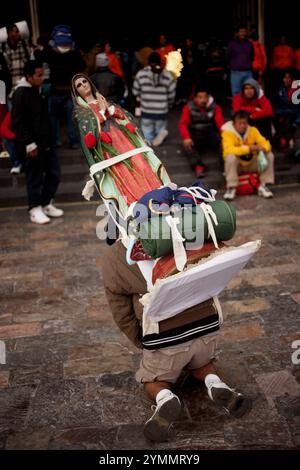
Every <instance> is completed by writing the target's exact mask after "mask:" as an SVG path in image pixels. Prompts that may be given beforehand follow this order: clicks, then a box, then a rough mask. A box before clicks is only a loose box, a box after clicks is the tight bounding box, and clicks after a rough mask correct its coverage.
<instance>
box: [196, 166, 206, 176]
mask: <svg viewBox="0 0 300 470" xmlns="http://www.w3.org/2000/svg"><path fill="white" fill-rule="evenodd" d="M195 173H196V178H202V176H204V174H205V167H204V166H203V165H196V166H195Z"/></svg>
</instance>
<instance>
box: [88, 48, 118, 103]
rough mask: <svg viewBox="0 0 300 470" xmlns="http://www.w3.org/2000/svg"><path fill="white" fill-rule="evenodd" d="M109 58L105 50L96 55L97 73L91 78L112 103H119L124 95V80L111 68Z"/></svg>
mask: <svg viewBox="0 0 300 470" xmlns="http://www.w3.org/2000/svg"><path fill="white" fill-rule="evenodd" d="M108 66H109V59H108V57H107V55H106V54H105V52H102V53H100V54H98V55H97V56H96V73H94V74H93V75H92V76H91V80H92V82H93V83H94V85H95V86H96V88H97V90H98V91H99V92H100V93H101V95H103V96H105V97H106V99H107V100H108V101H110V102H112V103H119V102H120V101H121V99H122V97H123V95H124V91H125V87H124V81H123V79H122V78H121V77H120V76H119V75H116V74H115V73H114V72H112V71H111V70H110V69H109V67H108Z"/></svg>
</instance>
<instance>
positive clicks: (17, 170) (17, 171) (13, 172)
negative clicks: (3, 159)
mask: <svg viewBox="0 0 300 470" xmlns="http://www.w3.org/2000/svg"><path fill="white" fill-rule="evenodd" d="M21 169H22V165H16V166H13V167H12V169H11V170H10V174H11V175H19V174H20V173H21Z"/></svg>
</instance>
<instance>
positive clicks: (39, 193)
mask: <svg viewBox="0 0 300 470" xmlns="http://www.w3.org/2000/svg"><path fill="white" fill-rule="evenodd" d="M25 175H26V184H27V197H28V205H29V209H32V208H33V207H36V206H47V205H48V204H49V202H50V201H51V199H52V198H53V197H54V195H55V193H56V191H57V188H58V185H59V181H60V167H59V161H58V158H57V155H56V153H55V151H54V150H52V149H51V150H39V153H38V157H37V158H28V157H27V158H26V161H25Z"/></svg>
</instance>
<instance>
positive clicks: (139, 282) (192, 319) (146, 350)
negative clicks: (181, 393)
mask: <svg viewBox="0 0 300 470" xmlns="http://www.w3.org/2000/svg"><path fill="white" fill-rule="evenodd" d="M103 278H104V286H105V292H106V296H107V299H108V302H109V305H110V308H111V311H112V315H113V318H114V320H115V322H116V324H117V325H118V327H119V328H120V330H121V331H122V332H123V333H125V335H126V336H127V337H128V338H129V340H130V341H131V342H132V343H133V344H134V345H135V346H137V347H138V348H141V349H142V359H141V363H140V368H139V370H138V372H137V374H136V379H137V381H138V382H139V383H142V384H143V386H144V390H145V392H146V393H147V395H148V396H149V398H150V399H152V400H153V401H154V402H155V403H156V407H155V411H154V413H153V415H152V416H151V417H150V419H149V420H148V421H147V422H146V423H145V426H144V434H145V436H146V437H147V438H148V439H150V440H152V441H158V442H160V441H164V440H166V439H167V438H168V436H169V428H170V426H171V424H172V423H173V422H174V421H176V420H177V419H178V417H179V414H180V411H181V403H180V399H179V398H178V396H177V395H175V394H174V393H173V392H172V391H171V386H172V384H174V383H175V382H176V381H177V379H178V377H179V376H180V374H181V372H182V370H183V369H187V370H189V372H190V373H191V374H192V375H193V376H194V377H195V378H196V379H198V380H200V381H204V383H205V385H206V387H207V392H208V396H209V398H210V399H211V400H213V401H214V402H215V404H216V405H218V406H221V407H223V408H225V409H226V411H227V412H228V413H229V414H230V415H231V416H234V417H236V418H239V417H241V416H243V415H244V414H245V413H246V412H248V411H249V410H250V409H251V401H250V400H249V399H248V398H246V397H245V396H244V395H242V394H241V393H238V392H236V391H235V390H233V389H232V388H230V387H229V386H228V385H226V384H225V383H224V382H223V381H222V379H221V378H220V377H219V376H218V375H217V372H216V368H215V365H214V360H215V352H216V346H217V337H218V330H219V316H218V312H217V308H216V307H215V305H214V302H213V300H212V299H210V300H208V301H206V302H203V303H201V304H199V305H197V306H195V307H192V308H189V309H188V310H185V311H184V312H182V313H179V314H177V315H175V316H174V317H171V318H168V319H166V320H163V321H161V322H159V334H158V335H156V334H154V335H153V334H152V335H150V334H145V331H143V330H142V313H143V309H142V305H141V303H140V302H139V298H140V297H141V295H143V294H145V293H146V292H147V286H146V281H145V279H144V278H143V276H142V274H141V272H140V270H139V268H138V266H137V265H133V266H129V265H128V264H127V262H126V251H125V248H124V246H123V245H122V243H121V242H116V243H115V244H114V245H113V246H112V247H107V249H106V252H105V270H103ZM154 337H155V338H154Z"/></svg>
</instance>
